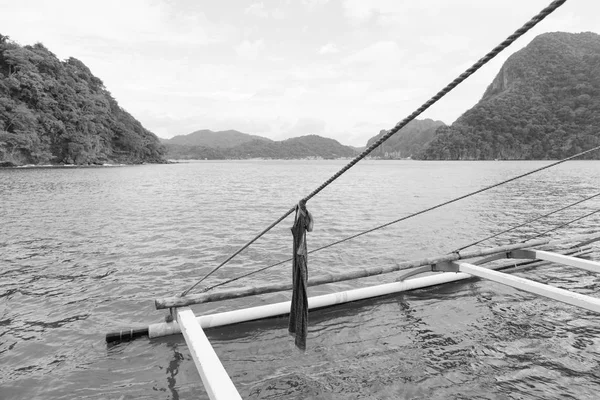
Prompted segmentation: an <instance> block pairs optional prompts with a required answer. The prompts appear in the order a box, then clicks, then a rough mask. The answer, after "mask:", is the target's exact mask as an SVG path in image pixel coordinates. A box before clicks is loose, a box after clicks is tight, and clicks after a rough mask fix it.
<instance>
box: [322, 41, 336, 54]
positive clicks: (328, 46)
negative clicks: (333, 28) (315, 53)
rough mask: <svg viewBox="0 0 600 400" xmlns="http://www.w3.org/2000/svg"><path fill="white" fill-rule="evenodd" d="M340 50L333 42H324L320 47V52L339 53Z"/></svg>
mask: <svg viewBox="0 0 600 400" xmlns="http://www.w3.org/2000/svg"><path fill="white" fill-rule="evenodd" d="M339 52H340V50H339V49H338V48H337V46H336V45H335V44H333V43H331V42H330V43H327V44H324V45H323V46H321V48H320V49H319V54H334V53H339Z"/></svg>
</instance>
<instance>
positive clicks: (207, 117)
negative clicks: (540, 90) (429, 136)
mask: <svg viewBox="0 0 600 400" xmlns="http://www.w3.org/2000/svg"><path fill="white" fill-rule="evenodd" d="M549 3H550V1H549V0H526V1H524V0H493V1H492V0H422V1H417V0H411V1H404V0H295V1H292V0H282V1H279V0H274V1H269V0H263V1H233V0H214V1H206V0H102V1H92V0H89V1H88V0H72V1H69V0H53V1H43V0H16V1H15V0H10V1H7V0H0V33H1V34H4V35H8V36H10V37H11V38H12V39H13V40H15V41H17V42H18V43H20V44H22V45H26V44H34V43H36V42H42V43H43V44H44V45H45V46H46V47H48V48H49V49H50V50H51V51H52V52H54V53H55V54H56V55H57V56H58V57H59V58H60V59H65V58H68V57H75V58H78V59H79V60H81V61H83V62H84V63H85V64H86V65H87V66H88V67H90V69H91V70H92V72H93V73H94V74H95V75H96V76H98V77H99V78H100V79H102V80H103V81H104V84H105V86H106V87H107V89H108V90H109V91H110V92H111V93H112V95H113V96H114V97H115V98H116V99H117V101H118V102H119V104H120V105H121V107H123V108H125V109H126V110H127V111H129V112H130V113H131V114H132V115H133V116H134V117H136V118H137V119H138V120H140V121H141V122H142V124H143V125H144V126H145V127H146V128H148V129H150V130H151V131H153V132H154V133H156V134H157V135H158V136H160V137H163V138H169V137H172V136H175V135H182V134H187V133H190V132H192V131H194V130H198V129H212V130H224V129H236V130H239V131H242V132H246V133H252V134H258V135H262V136H266V137H269V138H272V139H276V140H280V139H285V138H288V137H292V136H300V135H306V134H318V135H322V136H326V137H332V138H335V139H337V140H339V141H340V142H341V143H343V144H349V145H355V146H363V145H365V144H366V141H367V139H368V138H369V137H371V136H373V135H375V134H377V133H378V132H379V131H380V130H381V129H389V128H391V127H392V126H393V125H394V124H395V123H396V122H397V121H399V120H401V119H402V118H404V117H405V116H407V115H408V114H410V113H411V112H412V111H414V110H415V109H416V108H417V107H418V106H420V105H421V104H422V103H423V102H424V101H426V100H427V99H428V98H429V97H431V96H432V95H433V94H435V93H436V92H437V91H438V90H439V89H441V88H442V87H443V86H445V85H446V84H447V83H448V82H450V81H451V80H452V79H454V78H455V77H456V76H458V75H459V74H460V73H461V72H463V70H465V69H466V68H467V67H468V66H470V65H471V64H473V63H474V62H475V61H476V60H478V59H479V58H480V57H482V56H483V55H484V54H485V53H486V52H487V51H489V50H490V49H491V48H492V47H493V46H495V45H496V44H498V43H499V42H501V41H502V40H504V39H505V38H506V37H507V36H508V35H509V34H511V33H512V32H514V31H515V30H516V29H517V28H519V27H520V26H521V25H522V24H523V23H525V22H526V21H527V20H529V18H531V17H532V16H533V15H535V14H536V13H537V12H539V11H540V10H541V9H543V8H544V7H545V6H547V5H548V4H549ZM599 15H600V1H598V0H569V1H567V3H566V4H565V5H563V6H562V7H560V8H559V9H558V10H557V11H556V12H554V13H553V14H552V15H550V16H549V17H548V18H547V19H546V20H544V21H543V22H542V23H540V24H539V25H538V26H537V27H536V28H534V29H533V30H532V31H531V32H530V33H528V34H527V35H525V36H524V37H522V38H521V39H519V40H518V41H517V42H516V43H515V44H514V45H513V46H512V47H511V48H510V49H509V50H508V51H506V52H505V53H502V54H501V55H500V56H498V57H497V59H495V60H494V61H493V62H491V63H489V64H488V65H487V66H486V67H484V68H483V69H482V70H480V71H479V72H478V73H476V74H475V75H473V76H472V77H471V78H469V79H468V80H467V81H466V82H465V83H463V84H462V85H461V86H459V88H457V89H455V91H453V92H451V93H450V94H449V95H447V96H446V97H445V98H444V99H443V100H442V101H441V102H440V103H439V104H438V105H435V106H433V107H432V108H431V109H430V110H428V111H427V112H426V113H424V114H423V115H422V116H421V117H420V118H433V119H436V120H437V119H439V120H442V121H444V122H445V123H447V124H450V123H452V122H453V121H454V120H455V119H456V118H458V117H459V116H460V114H462V113H463V112H464V111H466V110H467V109H468V108H470V107H472V106H473V105H474V104H475V103H476V102H477V101H478V100H479V99H480V97H481V95H482V94H483V92H484V91H485V89H486V87H487V85H488V84H489V83H490V82H491V80H492V79H493V78H494V76H495V75H496V74H497V72H498V70H499V69H500V67H501V65H502V63H503V62H504V61H505V60H506V58H507V57H508V56H509V55H510V54H512V53H514V52H515V51H517V50H518V49H521V48H523V47H524V46H525V45H527V44H528V43H529V42H530V41H531V40H532V39H533V38H534V37H535V36H536V35H538V34H540V33H543V32H554V31H566V32H583V31H592V32H596V33H600V18H599V17H598V16H599Z"/></svg>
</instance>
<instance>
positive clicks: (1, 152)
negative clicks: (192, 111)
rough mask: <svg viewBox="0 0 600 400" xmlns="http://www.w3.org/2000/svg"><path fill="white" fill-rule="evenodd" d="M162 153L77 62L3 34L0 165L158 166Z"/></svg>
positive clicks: (0, 46) (0, 51) (151, 137)
mask: <svg viewBox="0 0 600 400" xmlns="http://www.w3.org/2000/svg"><path fill="white" fill-rule="evenodd" d="M163 153H164V149H163V146H162V145H161V144H160V142H159V141H158V138H157V137H156V136H155V135H154V134H153V133H151V132H150V131H148V130H146V129H145V128H144V127H143V126H142V125H141V124H140V123H139V122H138V121H137V120H136V119H135V118H133V117H132V116H131V115H130V114H129V113H127V112H126V111H125V110H123V109H122V108H121V107H119V105H118V104H117V102H116V100H115V99H113V98H112V96H111V95H110V93H109V92H108V91H107V90H106V89H105V88H104V84H103V83H102V81H101V80H100V79H98V78H97V77H95V76H94V75H93V74H92V73H91V71H90V70H89V69H88V68H87V67H86V66H85V65H84V64H83V63H82V62H81V61H79V60H77V59H75V58H69V59H68V60H66V61H60V60H59V59H58V58H57V57H56V56H55V55H54V54H52V52H50V51H49V50H48V49H47V48H46V47H44V45H42V44H41V43H36V44H35V45H33V46H20V45H18V44H16V43H14V42H12V41H11V40H10V39H9V38H8V36H3V35H0V163H2V164H3V165H21V164H48V163H52V164H61V163H64V164H102V163H107V162H120V163H139V162H162V161H163Z"/></svg>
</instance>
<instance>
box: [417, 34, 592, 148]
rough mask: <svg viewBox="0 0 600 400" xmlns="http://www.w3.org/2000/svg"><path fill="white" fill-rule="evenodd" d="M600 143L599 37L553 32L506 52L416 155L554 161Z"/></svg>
mask: <svg viewBox="0 0 600 400" xmlns="http://www.w3.org/2000/svg"><path fill="white" fill-rule="evenodd" d="M598 145H600V35H597V34H595V33H590V32H587V33H579V34H572V33H560V32H556V33H545V34H542V35H539V36H538V37H536V38H535V39H534V40H533V41H532V42H531V43H530V44H529V45H527V47H525V48H524V49H522V50H520V51H518V52H516V53H515V54H513V55H512V56H510V57H509V58H508V60H507V61H506V62H505V63H504V65H503V66H502V68H501V70H500V72H499V73H498V75H497V76H496V78H495V79H494V81H493V82H492V83H491V84H490V85H489V87H488V88H487V90H486V91H485V93H484V95H483V97H482V99H481V100H480V101H479V102H478V103H477V104H476V105H475V106H474V107H473V108H471V109H470V110H468V111H467V112H465V113H464V114H463V115H462V116H461V117H460V118H459V119H458V120H456V122H455V123H454V124H452V125H451V126H450V127H442V128H439V129H438V130H437V131H436V135H435V138H434V139H433V140H432V141H431V142H430V143H429V145H428V146H427V147H426V149H425V150H424V151H423V152H422V153H421V157H422V158H425V159H453V160H456V159H463V160H464V159H557V158H563V157H566V156H569V155H573V154H576V153H578V152H580V151H582V150H585V149H589V148H591V147H594V146H598ZM588 158H600V154H598V152H596V153H595V154H590V156H589V157H588Z"/></svg>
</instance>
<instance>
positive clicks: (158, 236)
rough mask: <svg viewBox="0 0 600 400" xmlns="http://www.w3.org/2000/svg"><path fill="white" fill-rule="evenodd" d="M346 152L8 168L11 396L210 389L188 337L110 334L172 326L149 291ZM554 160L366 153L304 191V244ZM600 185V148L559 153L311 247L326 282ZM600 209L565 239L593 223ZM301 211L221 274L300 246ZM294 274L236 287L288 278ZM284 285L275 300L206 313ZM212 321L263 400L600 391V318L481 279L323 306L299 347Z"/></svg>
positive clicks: (208, 256) (226, 247)
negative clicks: (310, 218) (561, 157)
mask: <svg viewBox="0 0 600 400" xmlns="http://www.w3.org/2000/svg"><path fill="white" fill-rule="evenodd" d="M342 165H343V162H341V161H310V162H309V161H288V162H284V161H253V162H197V163H187V164H175V165H147V166H135V167H107V168H64V169H44V168H36V169H11V170H0V223H1V225H0V399H3V400H8V399H138V398H152V399H179V398H181V399H190V398H198V397H199V398H206V395H205V393H204V389H203V388H202V385H201V383H200V379H199V377H198V374H197V372H196V369H195V366H194V364H193V361H192V359H191V356H190V354H189V352H188V350H187V348H186V346H185V343H184V341H183V338H182V337H181V336H177V337H170V338H164V339H160V340H152V341H149V340H148V339H141V340H138V341H134V342H131V343H126V344H122V345H119V346H114V347H110V348H108V347H107V346H106V344H105V342H104V335H105V334H106V333H107V332H109V331H114V330H118V329H120V328H134V327H141V326H147V325H148V324H149V323H153V322H158V321H160V320H162V319H163V318H164V312H159V311H156V310H154V308H153V299H154V298H157V297H165V296H171V295H174V294H177V293H179V292H181V291H182V290H183V289H185V288H186V287H188V286H189V285H190V283H192V282H193V280H194V279H195V278H198V277H199V276H201V275H203V274H204V273H205V272H207V271H208V270H210V269H211V268H212V267H214V266H215V265H216V264H217V263H219V261H221V260H223V259H224V258H225V257H226V255H228V254H230V253H231V252H232V251H234V250H235V249H237V248H238V247H239V246H240V245H242V244H243V243H244V242H245V241H246V240H248V239H249V238H250V237H252V236H253V235H254V234H256V233H258V232H260V231H261V230H262V229H263V228H264V227H265V226H266V225H267V224H269V223H270V222H272V221H273V220H275V219H276V218H278V217H279V216H280V215H281V214H282V213H283V212H285V211H286V210H288V209H289V208H290V207H291V206H292V205H293V204H294V203H295V202H297V201H298V200H299V199H300V198H301V197H303V196H304V195H306V194H307V193H309V192H310V191H312V190H313V189H314V188H315V187H317V186H318V185H319V184H320V183H321V182H322V181H323V180H324V179H326V178H327V177H329V176H330V175H332V174H333V173H334V172H335V171H337V170H338V169H339V168H340V167H341V166H342ZM541 165H544V163H543V162H447V163H446V162H409V161H398V162H394V161H391V162H376V161H366V162H363V163H360V164H359V165H357V166H356V167H354V168H353V169H352V170H350V171H349V172H348V173H347V174H346V175H344V176H343V177H342V178H340V179H339V181H337V182H336V183H334V184H333V185H332V186H330V187H329V188H327V189H325V190H324V191H323V192H322V193H321V194H320V195H318V196H317V197H316V198H314V199H313V200H311V201H310V202H309V204H308V207H309V210H311V212H312V213H313V215H314V216H315V220H316V222H315V231H314V232H313V233H311V234H310V236H309V239H308V240H309V247H312V248H315V247H317V246H320V245H323V244H326V243H329V242H330V241H333V240H337V239H340V238H343V237H346V236H349V235H352V234H355V233H357V232H359V231H361V230H364V229H367V228H371V227H373V226H376V225H378V224H381V223H384V222H387V221H389V220H393V219H396V218H399V217H401V216H403V215H407V214H408V213H411V212H414V211H418V210H420V209H422V208H425V207H428V206H431V205H434V204H436V203H438V202H441V201H443V200H447V199H450V198H452V197H454V196H457V195H461V194H464V193H466V192H469V191H472V190H474V189H479V188H481V187H483V186H486V185H489V184H491V183H494V182H497V181H500V180H502V179H505V178H508V177H510V176H513V175H516V174H518V173H521V172H524V171H527V170H531V169H533V168H536V167H539V166H541ZM599 188H600V162H572V163H570V164H565V165H561V166H558V167H556V168H554V169H551V170H549V171H544V172H543V173H540V174H538V175H535V176H532V177H528V178H525V179H523V180H520V181H517V182H514V183H511V184H509V185H506V186H503V187H501V188H498V189H494V190H492V191H489V192H486V193H484V194H481V195H478V196H476V197H473V198H471V199H468V200H466V201H462V202H459V203H456V204H453V205H451V206H448V207H445V208H442V209H440V210H437V211H435V212H432V213H429V214H426V215H423V216H420V217H417V218H414V219H411V220H408V221H405V222H404V223H400V224H397V225H394V226H392V227H389V228H386V229H384V230H382V231H378V232H376V233H373V234H370V235H367V236H363V237H361V238H358V239H356V240H353V241H350V242H347V243H345V244H342V245H340V246H337V247H334V248H332V249H329V250H326V251H323V252H320V253H316V254H314V255H312V256H311V257H310V259H309V271H310V274H311V275H312V276H316V275H318V274H319V273H320V272H325V271H334V272H335V271H342V270H347V269H352V268H359V267H363V266H372V265H390V264H393V263H395V262H398V261H402V260H408V259H415V258H420V257H422V256H433V255H437V254H442V253H446V252H448V251H450V250H453V249H454V248H456V247H460V246H462V245H464V244H466V243H469V242H470V241H473V240H475V239H478V238H481V237H482V236H484V235H488V234H490V233H493V232H497V231H499V230H502V229H504V228H506V227H509V226H511V225H514V224H516V223H518V222H521V221H522V220H523V219H524V218H532V217H534V216H537V215H539V213H542V212H546V211H549V210H552V209H555V208H558V207H561V206H563V205H566V204H567V203H569V202H573V201H576V200H578V199H580V198H582V197H585V196H589V195H592V194H594V193H595V192H596V191H598V190H599ZM598 208H600V201H599V200H598V199H596V200H593V201H590V202H587V203H583V204H581V205H580V206H578V207H576V209H573V210H571V211H569V212H566V213H561V214H560V215H557V216H554V217H553V218H551V219H550V220H547V221H544V222H543V223H539V224H536V225H534V226H532V227H527V228H524V229H521V230H520V231H518V232H516V233H515V234H514V236H513V237H526V236H528V235H532V234H534V233H536V232H542V231H544V230H545V229H547V228H548V227H549V226H551V225H556V224H559V223H560V222H561V221H567V220H569V219H572V218H574V217H575V216H577V215H581V214H583V213H585V212H590V211H593V210H595V209H598ZM597 215H598V214H596V216H594V217H591V218H589V219H586V220H583V221H580V222H579V223H577V224H575V225H573V226H572V227H569V228H568V229H563V230H561V231H559V232H557V233H556V234H555V235H556V236H560V235H564V234H565V233H584V232H588V231H589V230H590V229H594V228H597V227H598V226H599V225H600V218H599V217H598V216H597ZM291 223H292V222H291V220H289V219H288V220H286V221H284V222H283V223H282V224H281V225H280V226H279V227H278V228H276V229H275V230H274V231H272V232H271V233H269V234H268V235H267V236H265V237H264V238H263V239H261V240H260V241H259V242H258V243H257V244H256V245H255V246H253V247H252V248H251V249H250V250H248V251H246V252H245V253H243V254H242V256H240V257H239V258H238V259H236V260H235V261H234V262H232V263H231V264H230V265H228V266H226V267H225V268H223V269H222V270H221V271H220V272H219V273H217V274H215V275H214V279H213V278H211V279H212V281H211V283H214V282H220V281H222V280H223V279H226V278H228V277H231V276H235V275H236V274H239V273H241V272H243V271H248V270H251V269H253V268H259V267H262V266H265V265H267V264H268V263H272V262H275V261H278V260H280V259H283V258H287V257H289V256H290V253H291V244H292V241H291V234H290V231H289V227H290V226H291ZM509 239H510V237H505V238H504V240H500V239H498V240H496V241H495V243H496V244H499V243H506V241H507V240H509ZM595 256H596V257H597V258H600V257H599V256H600V251H598V248H596V254H595ZM289 269H290V267H289V266H282V267H279V268H278V269H274V270H272V271H270V272H268V273H264V274H262V275H256V276H254V277H252V278H251V279H248V280H247V281H241V282H239V283H238V284H239V285H247V284H248V283H259V282H264V281H273V282H275V281H281V280H288V279H291V278H290V276H291V275H290V271H289ZM520 275H522V276H526V277H530V278H534V279H536V280H539V281H542V282H549V283H552V284H554V285H557V286H560V287H564V288H568V289H572V290H575V291H578V292H580V293H586V294H591V295H598V294H597V292H598V290H599V289H600V276H596V275H594V274H591V273H588V272H585V271H579V270H574V269H560V268H559V267H557V266H547V267H542V268H538V269H536V270H530V271H525V272H522V273H520ZM393 279H395V276H381V277H376V278H371V279H368V280H366V281H362V282H352V283H348V282H345V283H340V284H336V285H330V286H324V287H320V288H314V290H311V293H312V294H321V293H325V292H332V291H335V290H339V289H347V288H350V287H358V286H362V285H364V284H366V283H373V282H389V281H392V280H393ZM287 298H289V294H288V293H285V294H272V295H267V296H263V297H262V298H251V299H246V300H237V301H231V302H227V303H224V304H214V305H207V306H202V307H198V308H196V309H195V310H196V311H197V313H198V314H200V313H202V312H208V311H214V310H219V311H222V310H227V309H231V308H235V307H238V306H240V305H259V304H264V303H267V302H274V301H282V300H284V299H287ZM207 333H208V336H209V339H210V340H211V341H212V343H213V344H214V347H215V349H216V351H217V353H218V354H219V356H220V357H221V360H222V361H223V364H224V365H225V368H226V369H227V370H228V371H229V373H230V375H231V376H232V379H233V381H234V383H235V384H236V386H237V387H238V389H239V390H240V392H241V394H242V396H243V397H244V398H250V399H304V398H315V399H396V398H418V399H464V398H479V399H521V398H557V399H558V398H561V399H565V398H572V399H595V398H598V393H600V318H599V316H598V315H595V314H592V313H591V312H586V311H582V310H579V309H575V308H573V307H570V306H567V305H563V304H559V303H556V302H553V301H550V300H547V299H544V298H539V297H536V296H533V295H529V294H526V293H522V292H519V291H516V290H514V289H511V288H507V287H503V286H500V285H497V284H494V283H491V282H485V281H468V282H462V283H456V284H452V285H447V286H444V287H440V288H432V289H427V290H420V291H415V292H411V293H406V294H402V295H397V296H388V297H385V298H381V299H376V300H369V301H361V302H357V303H353V304H349V305H344V306H341V307H337V308H330V309H325V310H320V311H315V312H311V314H310V328H309V338H308V350H307V352H306V353H304V354H302V353H299V352H298V351H297V350H296V349H295V348H294V347H293V340H292V339H291V338H290V337H289V336H288V334H287V321H286V319H285V318H275V319H270V320H267V321H260V322H252V323H247V324H241V325H237V326H235V327H227V328H219V329H213V330H209V331H208V332H207Z"/></svg>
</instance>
